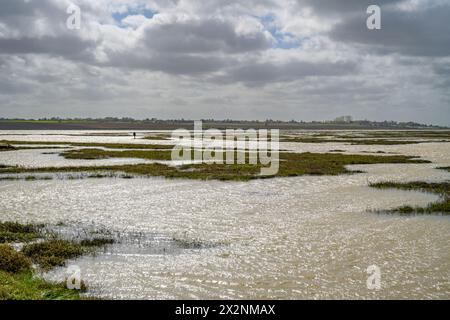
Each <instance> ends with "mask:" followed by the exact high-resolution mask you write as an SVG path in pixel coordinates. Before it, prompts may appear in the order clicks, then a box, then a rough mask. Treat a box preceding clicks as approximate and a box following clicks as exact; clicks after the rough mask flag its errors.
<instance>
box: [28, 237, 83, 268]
mask: <svg viewBox="0 0 450 320" xmlns="http://www.w3.org/2000/svg"><path fill="white" fill-rule="evenodd" d="M22 252H23V254H24V255H25V256H27V257H28V258H30V259H31V260H32V261H33V262H34V263H37V264H39V266H40V267H41V268H43V269H44V270H50V269H52V268H54V267H58V266H64V264H65V262H66V260H68V259H72V258H76V257H79V256H81V255H82V254H83V253H84V250H83V247H82V246H81V245H80V244H77V243H74V242H71V241H67V240H48V241H44V242H40V243H32V244H28V245H25V246H24V247H23V249H22Z"/></svg>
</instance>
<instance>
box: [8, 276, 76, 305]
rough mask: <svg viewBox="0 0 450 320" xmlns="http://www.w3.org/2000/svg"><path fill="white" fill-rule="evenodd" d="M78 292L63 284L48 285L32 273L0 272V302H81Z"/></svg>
mask: <svg viewBox="0 0 450 320" xmlns="http://www.w3.org/2000/svg"><path fill="white" fill-rule="evenodd" d="M81 299H83V298H82V297H81V296H80V292H79V291H77V290H69V289H67V288H66V287H65V285H64V284H63V283H50V282H47V281H45V280H43V279H40V278H38V277H36V276H34V275H33V273H32V272H30V271H28V272H21V273H15V274H14V273H8V272H4V271H0V300H81Z"/></svg>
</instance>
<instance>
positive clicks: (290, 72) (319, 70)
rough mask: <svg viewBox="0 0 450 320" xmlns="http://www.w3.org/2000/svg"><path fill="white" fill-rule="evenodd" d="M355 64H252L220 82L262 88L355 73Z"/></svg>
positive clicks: (234, 71) (242, 67) (222, 78)
mask: <svg viewBox="0 0 450 320" xmlns="http://www.w3.org/2000/svg"><path fill="white" fill-rule="evenodd" d="M356 71H357V64H356V63H354V62H305V61H289V62H285V63H282V64H275V63H251V64H248V65H244V66H238V67H235V68H233V69H231V70H230V72H229V74H228V75H227V76H225V77H219V78H218V79H217V80H218V81H220V82H231V83H233V82H243V83H245V84H246V85H248V86H260V85H266V84H269V83H274V82H291V81H295V80H298V79H302V78H305V77H324V76H328V77H330V76H343V75H348V74H352V73H355V72H356Z"/></svg>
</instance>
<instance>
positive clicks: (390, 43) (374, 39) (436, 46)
mask: <svg viewBox="0 0 450 320" xmlns="http://www.w3.org/2000/svg"><path fill="white" fill-rule="evenodd" d="M449 17H450V3H449V4H446V5H440V6H434V7H428V8H423V9H420V10H417V11H416V10H414V11H401V10H382V12H381V30H369V29H367V28H366V25H365V24H366V18H367V15H366V14H365V12H361V14H360V15H359V16H352V17H351V18H349V19H347V20H344V21H343V22H342V23H340V24H338V25H337V26H336V27H335V28H334V30H332V31H331V33H330V36H331V37H332V38H333V39H334V40H336V41H339V42H344V43H354V44H357V45H364V46H365V49H366V50H368V51H372V52H374V53H380V54H390V53H398V54H401V55H407V56H449V55H450V23H449Z"/></svg>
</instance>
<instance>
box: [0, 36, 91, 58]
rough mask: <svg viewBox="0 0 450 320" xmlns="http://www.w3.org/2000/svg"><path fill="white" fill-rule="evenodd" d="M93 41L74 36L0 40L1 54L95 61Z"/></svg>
mask: <svg viewBox="0 0 450 320" xmlns="http://www.w3.org/2000/svg"><path fill="white" fill-rule="evenodd" d="M95 45H96V44H95V42H94V41H92V40H83V39H81V38H79V37H77V36H74V35H64V36H61V37H51V36H44V37H41V38H27V37H23V38H18V39H4V38H0V54H50V55H56V56H63V57H66V58H68V59H74V60H84V61H89V60H91V61H92V60H93V56H92V50H94V48H95Z"/></svg>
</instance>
